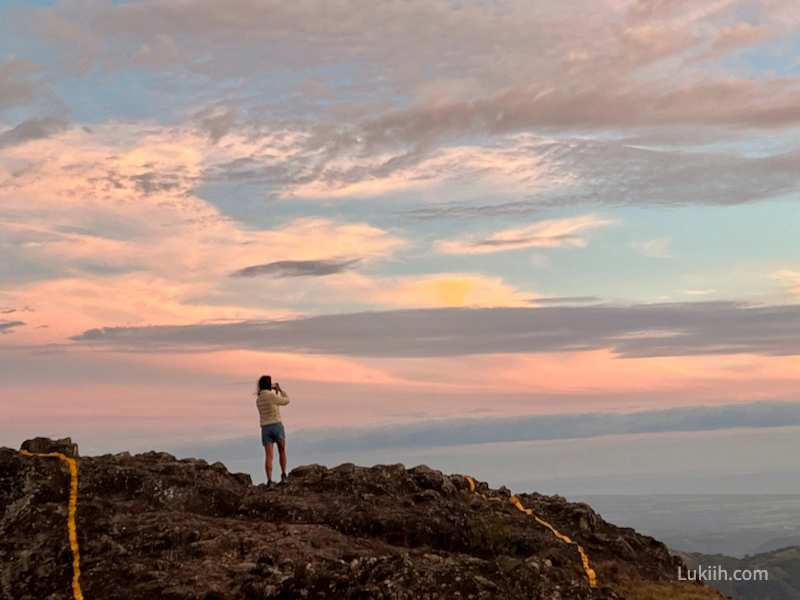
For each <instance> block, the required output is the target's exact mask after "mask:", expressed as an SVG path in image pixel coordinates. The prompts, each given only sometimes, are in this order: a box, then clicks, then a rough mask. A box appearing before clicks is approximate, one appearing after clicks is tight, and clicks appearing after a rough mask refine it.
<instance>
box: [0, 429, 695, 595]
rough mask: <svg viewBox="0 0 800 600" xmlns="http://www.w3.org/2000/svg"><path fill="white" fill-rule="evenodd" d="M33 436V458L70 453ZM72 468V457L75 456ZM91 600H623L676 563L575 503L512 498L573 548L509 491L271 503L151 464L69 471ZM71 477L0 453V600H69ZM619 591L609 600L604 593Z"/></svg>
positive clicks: (343, 483)
mask: <svg viewBox="0 0 800 600" xmlns="http://www.w3.org/2000/svg"><path fill="white" fill-rule="evenodd" d="M72 446H74V445H71V444H70V443H69V440H60V441H58V442H52V441H50V440H46V439H43V438H38V439H37V440H36V441H35V443H34V442H30V443H29V442H26V447H27V448H28V449H29V450H30V451H31V452H34V451H35V452H49V451H62V452H63V451H65V450H64V449H67V450H69V449H70V448H71V447H72ZM71 451H72V452H73V455H74V456H77V447H74V450H71ZM78 469H79V492H78V509H77V519H76V523H77V530H78V541H79V544H80V552H81V579H80V582H81V587H82V588H83V592H84V596H85V597H86V598H87V600H90V599H91V600H94V599H100V598H113V599H115V600H128V599H157V598H163V599H166V600H233V599H237V600H238V599H243V600H267V599H277V598H308V599H312V598H320V599H326V598H333V599H337V598H341V599H345V598H346V599H364V600H366V599H373V598H374V599H385V600H389V599H398V600H399V599H404V598H405V599H412V598H413V599H417V598H419V599H430V600H433V599H445V598H464V599H468V598H474V599H483V598H486V599H488V598H509V599H520V600H522V599H525V600H529V599H531V598H534V599H541V600H551V599H552V600H555V599H559V598H560V599H570V598H574V599H589V598H594V599H611V598H619V597H621V596H619V595H618V594H620V593H621V592H620V589H621V588H620V587H619V586H618V585H617V584H618V583H619V582H620V581H621V580H625V579H627V578H632V579H645V580H658V579H668V580H674V579H675V578H676V577H677V572H678V570H677V567H678V565H679V564H682V563H680V559H677V558H674V557H672V556H671V555H670V554H669V552H668V550H667V548H666V546H664V545H663V544H661V543H660V542H657V541H656V540H654V539H652V538H650V537H646V536H641V535H638V534H637V533H635V532H634V531H633V530H632V529H624V528H618V527H615V526H613V525H610V524H608V523H606V522H605V521H603V519H602V518H601V517H600V516H599V515H597V514H595V513H594V512H593V511H592V510H591V509H590V508H589V507H588V506H587V505H585V504H571V503H568V502H566V501H565V500H564V499H563V498H560V497H559V496H542V495H539V494H521V495H519V496H518V497H519V498H520V500H521V501H522V504H523V505H524V506H526V507H528V508H532V509H533V511H534V514H536V515H537V516H539V517H540V518H542V519H544V520H545V521H548V522H549V523H551V524H552V525H553V526H554V527H556V528H557V529H558V530H559V531H561V532H562V533H563V534H565V535H567V536H569V537H570V538H572V539H573V540H574V541H576V542H578V543H580V544H581V545H582V546H583V548H584V549H585V551H586V553H587V554H588V556H589V560H590V561H591V563H592V567H593V568H594V569H595V570H596V571H597V576H598V582H599V585H598V587H597V588H595V589H594V590H592V589H590V587H589V585H588V580H587V577H586V574H585V573H584V571H583V569H582V567H581V562H580V555H579V554H578V551H577V549H576V547H575V546H573V545H568V544H565V543H564V542H562V541H560V540H558V539H556V537H555V536H554V535H553V533H552V532H550V531H549V530H548V529H546V528H545V527H543V526H542V525H540V524H538V523H537V522H536V521H535V520H534V519H533V517H531V516H528V515H526V514H524V513H522V512H520V511H519V510H517V508H515V507H514V506H513V505H512V504H511V503H510V502H509V501H508V498H509V497H510V493H509V492H508V490H505V488H501V489H500V490H490V489H489V488H488V486H487V485H486V484H485V483H481V482H478V483H477V485H478V491H479V492H483V493H484V494H485V495H486V496H488V497H496V498H500V499H501V500H502V501H500V502H497V501H491V500H487V499H484V498H482V497H481V496H480V495H478V494H475V493H471V492H470V491H469V485H468V483H467V481H466V480H465V479H464V477H462V476H460V475H449V476H447V475H443V474H442V473H440V472H438V471H434V470H432V469H429V468H428V467H425V466H418V467H414V468H412V469H406V468H404V467H403V466H402V465H378V466H375V467H371V468H364V467H357V466H355V465H352V464H344V465H341V466H339V467H336V468H334V469H326V468H325V467H322V466H319V465H310V466H304V467H299V468H297V469H295V470H294V471H292V472H291V473H290V475H289V483H288V484H287V485H284V486H278V488H276V489H275V490H273V491H269V490H267V489H266V487H265V486H264V485H260V486H253V485H252V483H251V481H250V477H249V476H248V475H243V474H238V473H237V474H231V473H229V472H228V471H227V470H226V468H225V467H224V466H223V465H222V464H221V463H215V464H213V465H209V464H207V463H206V462H205V461H202V460H195V459H184V460H176V459H175V458H174V457H173V456H171V455H169V454H165V453H160V452H148V453H145V454H139V455H136V456H131V455H130V454H128V453H122V454H118V455H113V456H112V455H106V456H98V457H84V458H80V459H78ZM69 482H70V475H69V471H68V469H67V467H66V466H65V465H64V463H63V462H62V461H60V460H58V459H54V458H43V457H28V456H23V455H22V454H20V453H19V452H18V451H16V450H12V449H9V448H0V535H1V536H2V537H0V598H2V599H3V600H12V599H13V600H40V599H43V598H48V599H51V600H60V599H69V598H72V597H73V596H72V587H71V585H72V573H73V571H72V553H71V550H70V545H69V540H68V534H67V505H68V497H69ZM612 590H616V591H612Z"/></svg>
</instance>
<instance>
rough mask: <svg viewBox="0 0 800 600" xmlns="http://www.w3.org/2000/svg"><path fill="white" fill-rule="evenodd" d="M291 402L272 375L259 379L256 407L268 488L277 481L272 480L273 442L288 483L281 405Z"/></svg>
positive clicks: (284, 477) (282, 479)
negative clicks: (273, 383) (273, 380)
mask: <svg viewBox="0 0 800 600" xmlns="http://www.w3.org/2000/svg"><path fill="white" fill-rule="evenodd" d="M287 404H289V396H287V395H286V392H284V391H283V390H282V389H281V385H280V384H279V383H276V384H275V385H274V386H273V385H272V377H270V376H269V375H263V376H262V377H261V378H260V379H259V380H258V387H257V389H256V407H258V416H259V420H260V422H261V443H262V444H263V445H264V452H266V455H267V459H266V463H265V467H266V470H267V489H270V490H271V489H273V488H274V487H275V482H274V481H272V456H273V454H272V444H273V443H275V444H278V453H279V454H280V462H281V483H286V432H285V431H284V430H283V423H282V422H281V411H280V409H279V408H278V407H279V406H285V405H287Z"/></svg>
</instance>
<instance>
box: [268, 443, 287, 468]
mask: <svg viewBox="0 0 800 600" xmlns="http://www.w3.org/2000/svg"><path fill="white" fill-rule="evenodd" d="M278 458H279V460H280V461H281V473H283V474H284V475H286V440H281V441H280V442H278ZM270 471H272V467H270Z"/></svg>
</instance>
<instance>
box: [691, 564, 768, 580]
mask: <svg viewBox="0 0 800 600" xmlns="http://www.w3.org/2000/svg"><path fill="white" fill-rule="evenodd" d="M678 580H679V581H768V580H769V573H767V570H766V569H736V570H732V571H730V573H729V572H728V571H727V570H726V569H723V568H722V567H720V566H719V565H715V566H713V567H704V566H703V565H699V566H698V567H697V568H696V569H687V570H686V572H685V573H684V572H683V571H682V570H681V568H680V567H678Z"/></svg>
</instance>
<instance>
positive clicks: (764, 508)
mask: <svg viewBox="0 0 800 600" xmlns="http://www.w3.org/2000/svg"><path fill="white" fill-rule="evenodd" d="M579 499H580V500H581V501H584V502H587V503H589V504H590V505H591V506H592V507H593V508H594V509H595V510H596V511H597V512H598V513H600V514H601V515H602V516H603V518H604V519H606V520H608V521H610V522H612V523H614V524H616V525H620V526H627V527H633V528H634V529H636V530H637V531H638V532H640V533H644V534H647V535H651V536H653V537H655V538H657V539H659V540H661V541H663V542H664V543H665V544H667V545H668V546H669V547H670V548H671V549H672V550H674V551H676V552H677V553H678V554H680V555H681V556H682V557H683V559H684V561H686V564H687V566H688V567H689V568H690V569H697V568H698V567H709V566H719V567H721V568H723V569H725V570H726V571H727V572H728V573H729V575H730V574H732V573H733V572H734V571H735V570H736V569H742V570H744V569H751V570H755V569H766V570H767V572H768V574H769V580H768V581H750V582H746V581H739V582H733V581H709V582H708V584H709V585H711V586H713V587H716V588H717V589H718V590H719V591H720V592H722V593H723V594H725V595H727V596H730V597H732V598H734V599H736V600H800V525H799V524H800V495H789V494H786V495H779V494H764V495H755V494H753V495H747V494H674V495H670V494H662V495H656V494H654V495H616V496H609V495H594V496H592V495H587V496H582V497H581V498H579ZM570 500H576V498H572V497H571V498H570Z"/></svg>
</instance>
